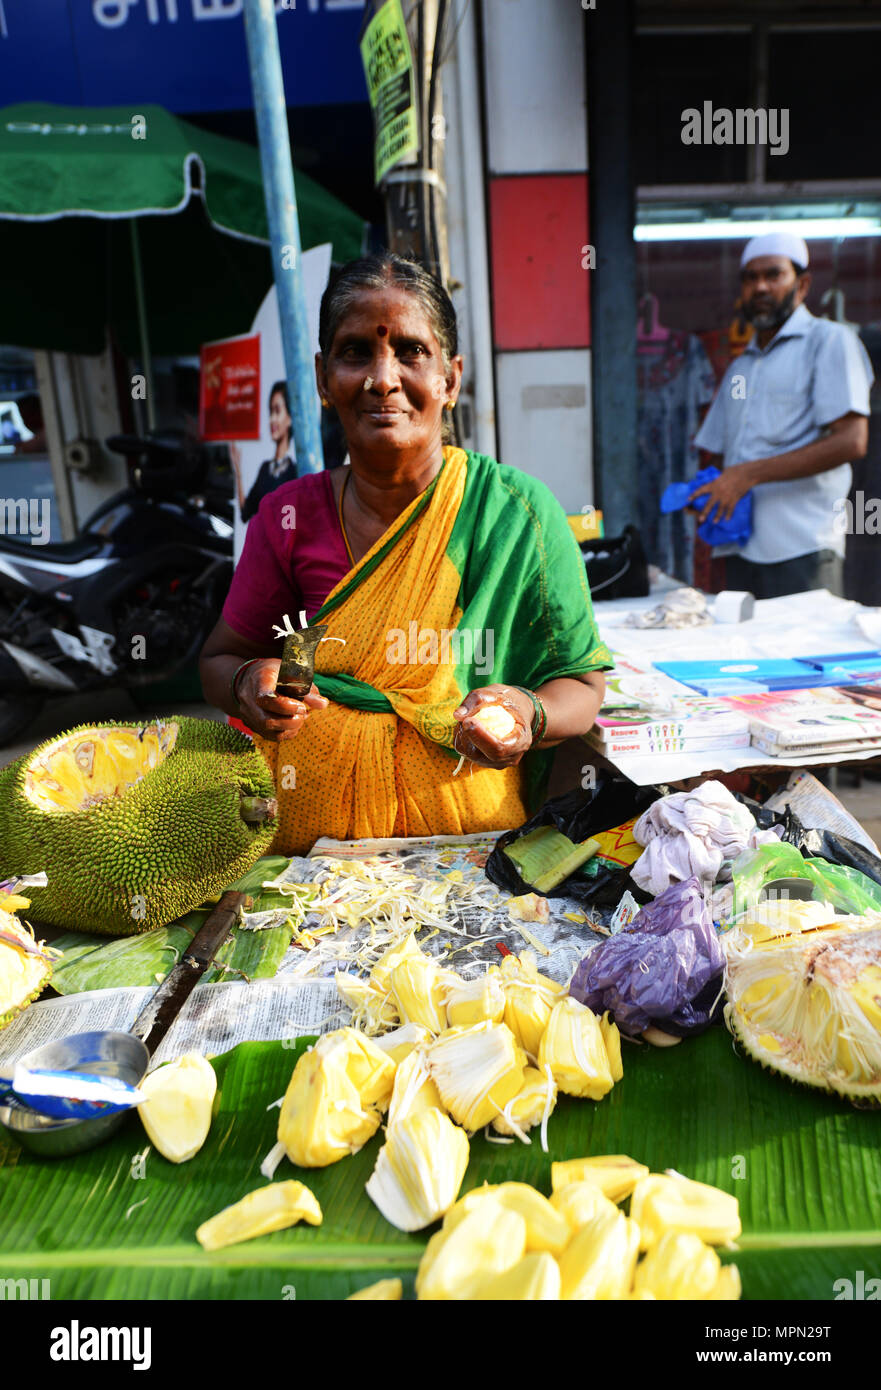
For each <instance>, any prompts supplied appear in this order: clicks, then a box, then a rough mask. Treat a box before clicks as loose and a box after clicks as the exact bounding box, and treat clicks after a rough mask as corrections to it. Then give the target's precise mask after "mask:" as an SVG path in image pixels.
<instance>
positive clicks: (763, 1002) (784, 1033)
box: [725, 904, 881, 1102]
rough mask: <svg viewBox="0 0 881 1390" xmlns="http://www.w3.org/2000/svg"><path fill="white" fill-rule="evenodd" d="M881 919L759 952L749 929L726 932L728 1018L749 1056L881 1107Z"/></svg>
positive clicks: (775, 942)
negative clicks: (879, 1104) (878, 1103)
mask: <svg viewBox="0 0 881 1390" xmlns="http://www.w3.org/2000/svg"><path fill="white" fill-rule="evenodd" d="M761 906H762V907H763V908H764V906H765V904H762V905H761ZM775 906H777V905H776V904H775ZM790 906H792V905H791V904H790ZM805 906H810V904H805ZM815 906H816V904H815ZM879 923H881V917H879V916H878V915H875V914H873V915H872V916H871V917H867V918H854V917H850V918H847V917H845V918H842V919H839V921H838V923H837V925H836V926H834V927H833V928H831V929H827V930H822V929H820V930H814V929H811V930H804V931H801V932H798V933H795V934H790V935H781V936H779V937H776V938H772V939H769V940H766V941H764V942H763V944H761V945H759V946H758V947H756V946H755V945H754V942H753V936H752V934H751V933H750V932H749V931H745V930H741V931H735V932H731V933H729V936H728V938H726V939H725V953H726V958H727V959H726V971H725V986H726V991H727V994H728V1004H727V1005H726V1008H725V1020H726V1022H727V1024H728V1027H729V1028H730V1029H731V1031H732V1032H733V1033H734V1035H735V1037H736V1038H737V1039H738V1041H739V1042H740V1043H742V1044H743V1046H744V1048H745V1049H746V1051H747V1052H748V1053H749V1055H750V1056H751V1057H753V1058H754V1059H755V1060H756V1061H757V1062H761V1064H762V1065H763V1066H766V1067H770V1068H771V1069H772V1070H774V1071H778V1072H781V1073H782V1074H783V1075H785V1076H788V1077H790V1078H791V1079H792V1080H794V1081H800V1082H802V1083H804V1084H805V1085H807V1086H817V1087H821V1088H823V1089H825V1090H829V1091H834V1092H836V1093H837V1094H839V1095H842V1096H847V1097H849V1098H851V1099H856V1098H859V1099H863V1100H872V1101H876V1102H881V925H879Z"/></svg>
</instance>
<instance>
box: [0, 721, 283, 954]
mask: <svg viewBox="0 0 881 1390" xmlns="http://www.w3.org/2000/svg"><path fill="white" fill-rule="evenodd" d="M275 816H276V802H275V787H274V785H273V781H272V775H271V773H270V771H269V769H268V767H267V765H266V762H265V761H264V759H263V757H262V755H261V754H260V752H259V751H258V750H257V749H256V748H255V747H254V745H253V744H252V743H251V741H250V739H248V738H247V737H246V736H245V735H244V734H242V733H240V732H239V731H238V730H236V729H232V728H230V727H229V726H228V725H226V724H220V723H216V722H214V721H213V720H207V719H189V718H186V717H183V716H173V717H171V718H169V719H167V720H154V721H152V722H148V723H132V724H107V723H105V724H89V725H83V726H81V727H80V728H77V729H72V730H71V731H70V732H69V733H66V734H61V735H59V736H57V737H55V738H52V739H49V740H48V741H47V742H46V743H44V744H42V745H41V746H40V747H39V748H37V749H35V750H34V752H33V753H29V754H26V755H25V756H24V757H23V758H19V759H18V761H17V762H14V763H11V764H10V765H9V767H7V768H4V769H3V771H2V772H0V880H2V879H5V878H15V877H18V876H21V875H24V874H29V873H35V872H38V871H40V870H45V871H46V875H47V878H48V883H47V886H46V887H45V888H44V889H42V890H41V893H40V902H39V916H40V921H41V922H47V923H50V924H51V925H53V926H61V927H68V928H70V929H72V930H76V931H91V932H100V933H104V934H114V935H119V936H131V935H134V934H136V933H138V932H144V931H150V930H151V929H152V928H153V927H161V926H165V925H166V924H167V923H168V922H172V921H174V919H175V918H176V917H180V916H181V915H182V914H183V913H185V912H189V911H191V909H192V908H194V907H198V906H199V905H200V903H203V902H204V901H205V900H206V899H207V898H216V897H217V895H218V894H219V893H220V892H221V891H222V890H223V889H224V888H226V887H227V886H228V885H229V884H230V883H234V882H235V880H236V879H237V878H240V877H241V876H242V875H243V874H245V873H247V871H248V869H250V868H251V867H252V865H253V864H254V863H255V861H256V860H257V859H259V857H260V855H261V854H263V853H265V852H266V850H267V849H268V847H269V844H270V842H271V840H272V837H273V835H274V833H275Z"/></svg>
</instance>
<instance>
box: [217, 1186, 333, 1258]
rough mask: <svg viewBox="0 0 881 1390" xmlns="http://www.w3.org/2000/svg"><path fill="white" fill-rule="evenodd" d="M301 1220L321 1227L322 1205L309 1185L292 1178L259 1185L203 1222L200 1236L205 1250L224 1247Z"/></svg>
mask: <svg viewBox="0 0 881 1390" xmlns="http://www.w3.org/2000/svg"><path fill="white" fill-rule="evenodd" d="M298 1221H307V1222H308V1223H309V1225H310V1226H320V1225H321V1221H322V1215H321V1207H320V1206H319V1205H318V1202H317V1201H316V1199H315V1195H314V1193H312V1192H310V1191H309V1188H308V1187H304V1185H303V1183H301V1182H295V1181H294V1180H293V1179H291V1180H289V1181H288V1182H274V1183H270V1184H269V1185H268V1186H267V1187H258V1188H257V1190H256V1191H255V1192H249V1193H248V1195H247V1196H246V1197H242V1199H241V1201H238V1202H234V1203H233V1204H232V1206H230V1207H224V1209H223V1211H219V1212H218V1213H217V1215H216V1216H212V1217H211V1218H210V1220H208V1221H203V1222H202V1225H201V1226H200V1227H199V1229H198V1230H197V1232H196V1239H197V1241H198V1242H199V1244H200V1245H201V1247H202V1249H203V1250H222V1249H223V1247H224V1246H225V1245H237V1244H238V1243H239V1242H240V1241H242V1240H253V1239H254V1237H255V1236H268V1235H270V1234H271V1232H272V1231H283V1230H284V1229H285V1228H286V1227H287V1226H295V1225H296V1223H297V1222H298Z"/></svg>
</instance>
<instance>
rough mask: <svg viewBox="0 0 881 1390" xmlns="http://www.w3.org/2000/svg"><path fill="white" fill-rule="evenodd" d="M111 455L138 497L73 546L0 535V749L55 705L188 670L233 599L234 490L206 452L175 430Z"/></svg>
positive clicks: (115, 507) (119, 500) (116, 504)
mask: <svg viewBox="0 0 881 1390" xmlns="http://www.w3.org/2000/svg"><path fill="white" fill-rule="evenodd" d="M107 446H108V448H110V449H112V450H114V452H116V453H120V454H123V455H124V456H125V458H126V462H127V464H128V472H129V478H130V486H129V487H127V488H126V489H125V490H124V491H122V492H120V493H117V494H116V496H114V497H111V498H109V499H108V500H107V501H106V502H104V503H103V504H102V505H101V506H100V507H98V509H97V510H96V511H95V512H93V513H92V515H91V516H90V517H89V519H88V521H87V522H86V523H85V525H84V527H83V530H82V533H81V534H80V535H79V536H77V537H76V539H75V540H72V541H64V542H61V543H60V544H55V545H53V544H48V545H42V544H33V543H31V542H30V541H28V540H27V539H24V538H19V537H14V536H8V535H0V745H3V744H7V743H10V742H12V741H13V740H14V739H15V738H16V737H17V736H18V735H19V734H21V733H22V732H23V730H25V729H26V728H27V726H28V725H29V724H30V723H31V721H32V720H33V719H35V718H36V716H37V714H38V713H39V712H40V710H41V709H42V707H43V704H44V702H45V701H46V700H48V699H52V698H59V697H61V696H65V695H71V694H75V693H78V692H81V691H84V690H95V689H99V688H106V687H111V686H112V687H117V686H121V687H124V688H132V687H136V686H145V685H152V684H154V683H155V682H158V681H162V680H167V679H168V678H169V677H171V676H174V675H175V674H177V673H178V672H180V671H182V670H183V669H185V668H186V667H187V666H189V665H190V663H192V662H193V661H194V660H195V658H196V656H197V654H198V652H199V650H200V648H201V646H202V644H203V642H204V641H205V638H206V637H207V635H208V633H209V632H210V630H211V628H212V627H213V625H214V623H215V622H216V620H217V616H218V614H219V612H220V609H221V607H222V604H223V601H224V599H225V597H226V593H227V590H228V589H229V584H230V580H231V578H232V537H233V527H232V516H233V513H232V487H231V483H230V484H229V486H228V487H227V486H226V484H225V482H224V481H223V480H220V479H218V478H217V477H216V476H212V458H211V454H210V453H209V451H207V450H206V449H205V448H204V447H203V446H200V445H198V444H196V443H194V442H191V441H189V440H187V439H186V438H185V437H184V436H183V434H182V433H179V432H177V431H164V432H157V433H154V434H152V435H150V436H149V437H146V438H139V437H136V436H132V435H116V436H114V437H113V438H112V439H108V440H107ZM7 511H8V507H7Z"/></svg>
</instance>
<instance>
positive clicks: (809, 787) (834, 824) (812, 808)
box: [765, 772, 881, 856]
mask: <svg viewBox="0 0 881 1390" xmlns="http://www.w3.org/2000/svg"><path fill="white" fill-rule="evenodd" d="M765 805H766V806H767V807H768V808H769V809H770V810H772V811H783V810H785V808H786V807H787V806H791V807H792V810H793V811H794V812H795V814H796V815H797V816H798V818H799V820H800V821H801V823H802V825H804V826H806V827H807V828H808V829H809V830H831V831H832V833H833V835H846V836H847V838H848V839H849V840H855V841H856V842H857V844H858V845H862V846H863V848H864V849H867V850H869V851H870V852H871V853H872V854H877V855H879V856H881V850H879V848H878V846H877V845H876V844H875V841H874V840H873V839H872V837H871V835H868V834H867V833H866V831H865V830H864V829H863V827H862V826H861V825H860V823H859V821H858V820H857V819H856V818H855V817H854V816H852V815H851V813H850V811H848V810H847V808H846V807H845V806H842V804H841V802H840V801H839V800H838V797H837V796H833V794H832V792H830V790H829V788H828V787H824V786H823V783H822V782H818V781H817V779H816V777H814V776H813V774H812V773H810V772H794V773H793V774H792V776H791V777H790V779H789V781H788V782H787V783H786V786H785V787H781V788H780V790H779V791H776V792H775V793H774V795H773V796H769V797H768V800H767V801H766V802H765Z"/></svg>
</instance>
